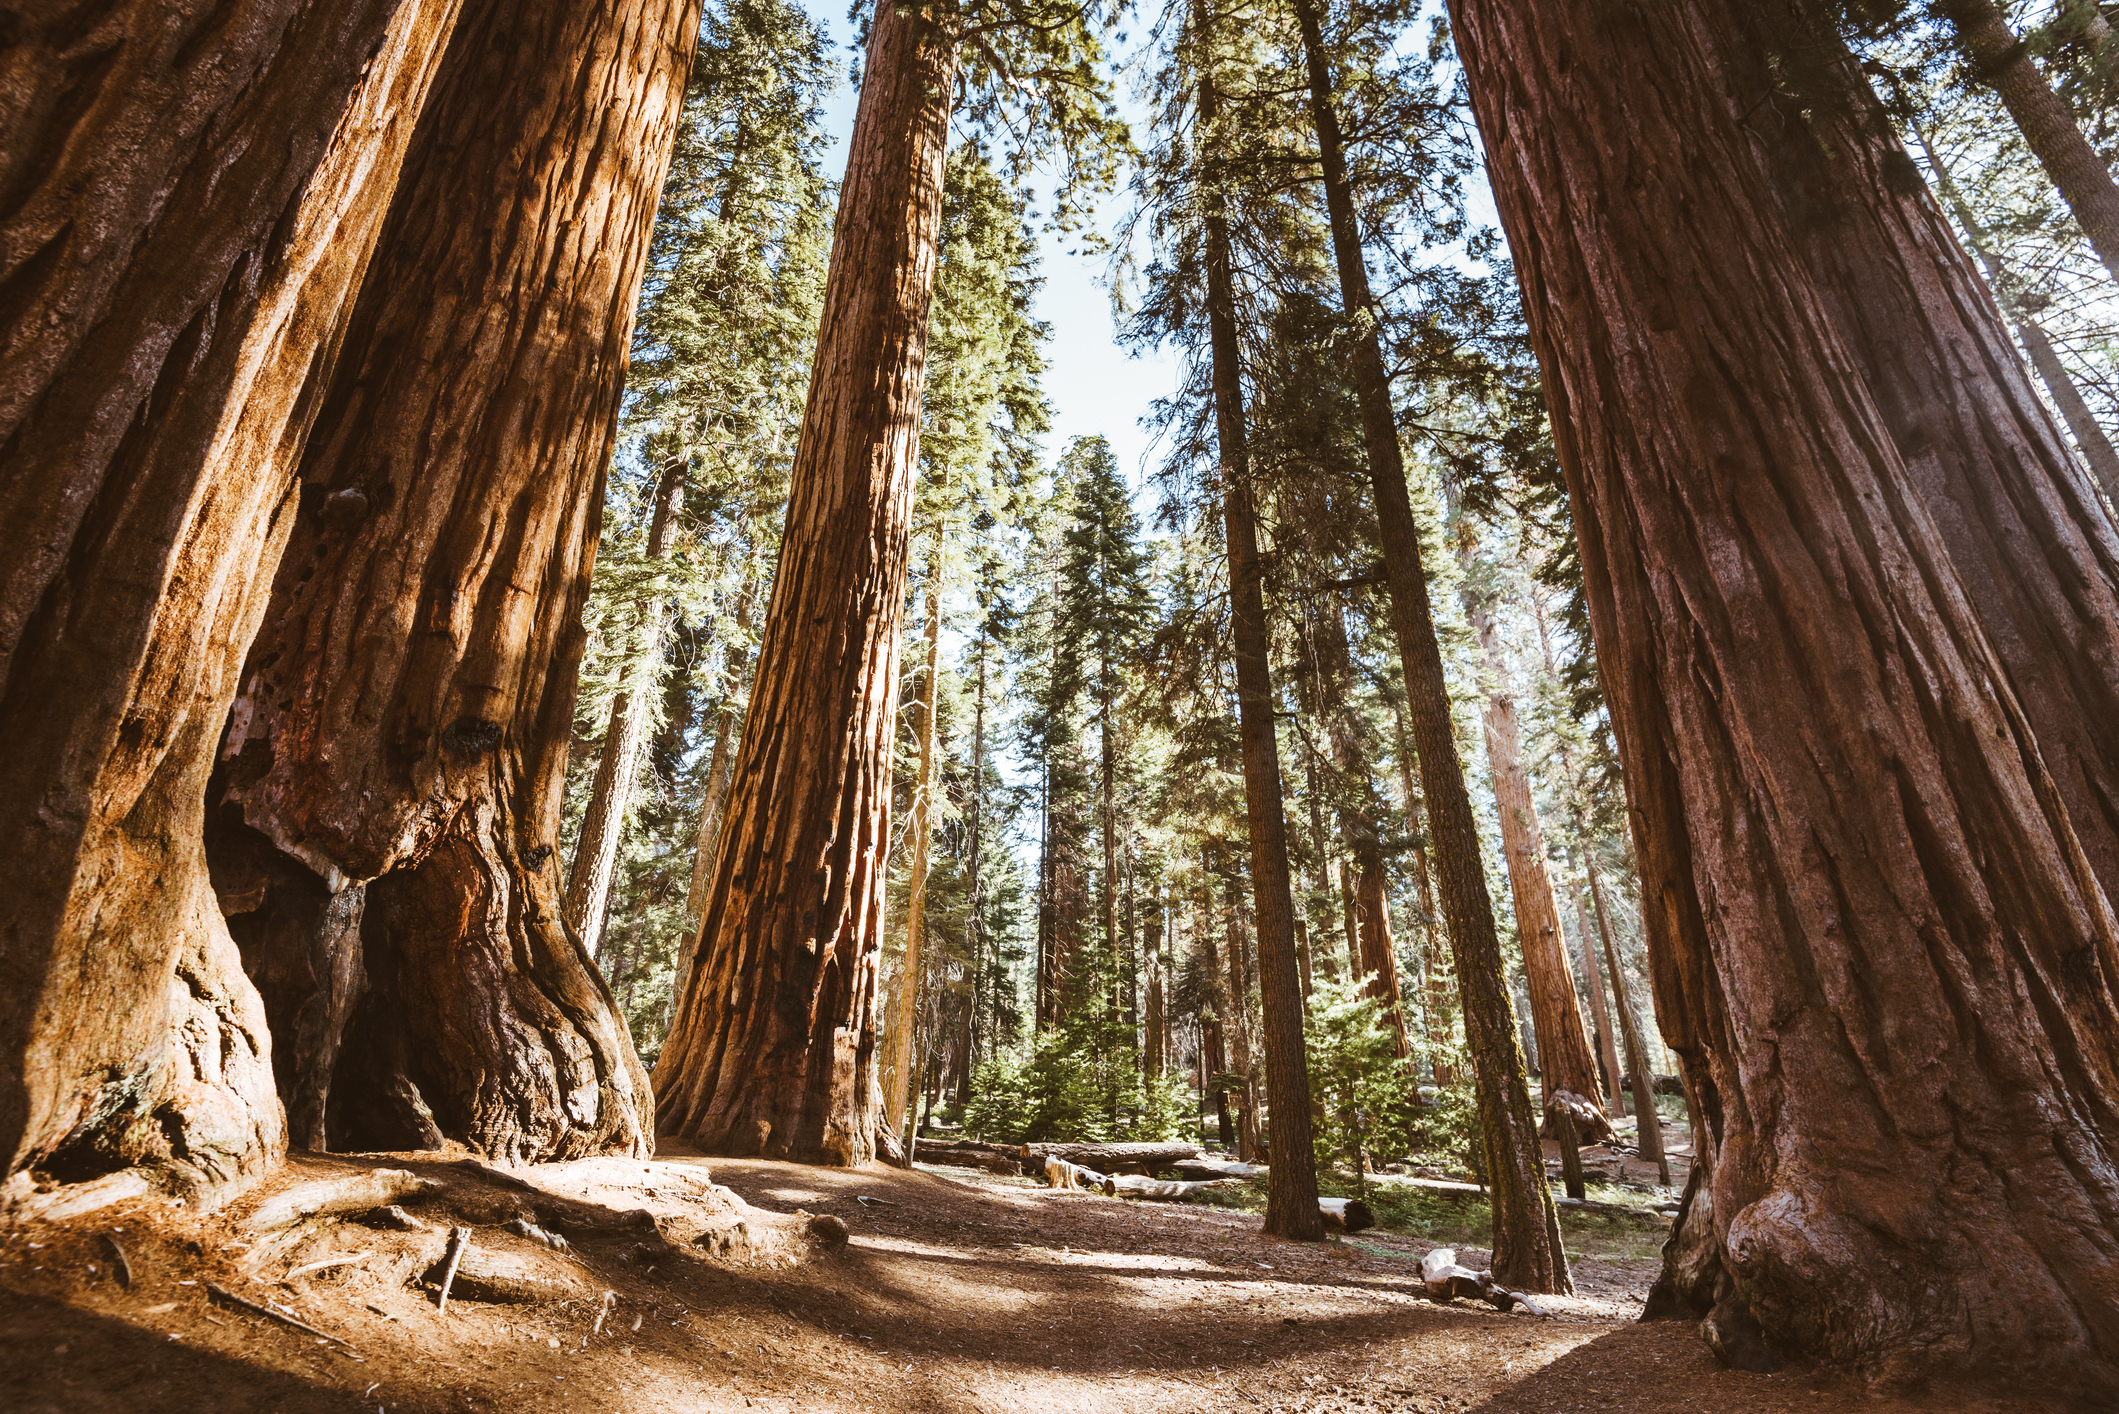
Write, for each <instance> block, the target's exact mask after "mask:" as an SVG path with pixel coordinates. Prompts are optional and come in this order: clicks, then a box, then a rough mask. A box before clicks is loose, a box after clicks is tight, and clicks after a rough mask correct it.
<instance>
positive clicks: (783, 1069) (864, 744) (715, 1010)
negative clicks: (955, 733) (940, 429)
mask: <svg viewBox="0 0 2119 1414" xmlns="http://www.w3.org/2000/svg"><path fill="white" fill-rule="evenodd" d="M956 64H957V45H956V42H955V41H954V40H953V39H952V38H950V37H948V36H947V35H945V34H944V33H942V32H940V31H939V30H937V29H936V28H934V27H933V25H932V23H931V22H930V20H929V19H927V18H924V17H923V15H922V14H921V13H919V12H915V11H912V10H904V9H897V8H894V7H891V6H887V5H886V6H880V7H878V9H877V11H876V15H875V20H874V24H873V26H872V28H871V30H870V34H869V44H868V56H867V63H866V66H865V68H864V71H863V79H862V84H861V101H860V106H859V108H858V110H857V111H856V114H855V118H854V134H853V143H852V151H851V152H850V154H849V155H848V158H847V171H846V181H845V184H844V186H843V188H842V190H841V195H840V199H839V215H838V224H837V227H836V233H835V236H834V239H833V243H832V258H831V273H830V276H829V277H828V279H827V281H826V285H825V293H824V314H823V319H822V322H821V328H820V330H819V335H818V345H817V357H816V363H815V368H814V372H813V374H812V376H811V378H810V385H809V388H810V391H809V405H808V408H807V409H806V411H805V412H804V414H803V422H802V433H801V440H800V442H799V444H798V445H797V448H796V452H795V464H794V469H793V473H792V479H793V493H792V497H791V499H790V500H789V503H788V510H787V529H786V533H785V535H784V537H783V539H782V542H781V551H780V565H779V570H778V573H777V575H776V577H775V579H774V581H773V593H772V600H771V603H770V605H769V606H768V608H767V611H766V619H765V633H764V639H763V642H762V643H761V644H760V646H759V653H758V670H757V681H756V684H755V686H754V687H753V688H752V690H751V699H750V708H749V711H748V713H747V715H746V717H745V720H744V727H743V745H742V748H741V751H740V752H739V753H738V756H737V759H736V769H735V778H734V780H733V782H732V783H731V785H730V787H729V795H728V800H727V803H726V805H725V806H724V808H723V824H722V827H721V840H720V845H719V848H718V851H717V853H716V855H715V860H714V865H713V883H712V886H711V888H710V890H709V892H708V896H707V904H706V913H705V917H704V920H703V921H702V923H701V925H700V939H701V941H700V945H699V951H698V956H697V960H696V962H695V964H694V966H693V969H692V974H691V977H690V979H689V981H688V982H687V984H686V987H685V992H684V996H683V998H682V999H681V1001H680V1002H679V1004H678V1011H677V1018H676V1021H675V1023H674V1024H673V1025H672V1027H671V1030H670V1037H669V1041H668V1043H667V1045H665V1046H664V1048H663V1051H662V1057H661V1060H660V1061H659V1062H658V1063H657V1067H656V1075H657V1077H658V1078H657V1082H656V1084H657V1091H658V1104H657V1118H658V1123H659V1125H660V1127H661V1129H662V1132H663V1133H665V1134H674V1135H680V1136H682V1137H684V1138H685V1139H688V1140H690V1141H692V1142H693V1143H695V1144H698V1145H699V1146H700V1147H702V1148H704V1149H708V1150H710V1151H713V1152H718V1153H745V1154H748V1153H765V1154H772V1155H776V1156H780V1157H786V1158H793V1159H797V1160H801V1161H807V1162H815V1163H832V1164H848V1165H851V1164H858V1163H862V1162H865V1161H866V1160H867V1159H868V1158H869V1157H870V1156H871V1155H872V1154H873V1152H874V1149H875V1123H876V1111H877V1108H878V1105H877V1098H878V1097H877V1094H876V1090H877V1078H876V1076H875V1073H874V1071H875V1045H876V1034H875V1016H876V995H875V991H876V962H877V957H878V954H879V952H880V950H881V947H882V936H883V870H884V863H885V856H886V854H887V852H888V850H889V846H890V828H889V825H890V753H891V747H892V744H893V740H894V737H895V729H896V715H897V682H898V654H899V649H900V627H901V625H900V623H899V620H900V617H901V615H902V613H903V609H904V599H905V577H906V555H907V543H906V542H907V536H908V533H909V527H910V519H909V517H910V513H911V506H912V472H913V465H914V462H915V460H916V459H917V456H918V452H919V414H920V398H921V394H922V392H923V391H924V389H925V387H926V381H927V367H926V345H927V311H928V303H929V300H930V298H931V297H932V295H933V292H934V267H935V257H936V253H937V252H936V239H937V235H938V233H939V228H940V222H941V206H942V175H943V159H944V156H945V149H946V146H947V139H948V127H949V108H950V97H951V92H952V90H953V88H954V86H955V81H956Z"/></svg>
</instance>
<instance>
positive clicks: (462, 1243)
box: [435, 1227, 471, 1316]
mask: <svg viewBox="0 0 2119 1414" xmlns="http://www.w3.org/2000/svg"><path fill="white" fill-rule="evenodd" d="M470 1244H471V1229H469V1228H467V1227H452V1228H450V1229H449V1251H448V1255H447V1256H445V1257H443V1258H442V1274H441V1302H440V1304H439V1305H438V1306H437V1308H436V1310H435V1314H436V1315H438V1316H446V1315H448V1314H449V1288H450V1287H452V1286H454V1285H455V1284H456V1269H457V1268H458V1267H460V1266H462V1265H463V1260H464V1248H466V1247H468V1246H470Z"/></svg>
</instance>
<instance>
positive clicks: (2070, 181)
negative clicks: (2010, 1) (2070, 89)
mask: <svg viewBox="0 0 2119 1414" xmlns="http://www.w3.org/2000/svg"><path fill="white" fill-rule="evenodd" d="M1934 8H1935V9H1936V10H1937V11H1938V12H1939V13H1940V14H1941V15H1942V16H1943V17H1944V18H1945V19H1947V20H1948V21H1949V23H1950V25H1951V27H1952V29H1953V30H1954V31H1955V33H1956V36H1957V44H1958V47H1959V48H1960V49H1962V50H1963V51H1964V56H1965V59H1966V61H1967V62H1969V63H1970V65H1971V66H1972V71H1973V73H1974V74H1976V75H1977V76H1978V77H1979V79H1980V80H1981V81H1982V82H1984V83H1986V84H1988V85H1989V86H1990V87H1992V88H1993V90H1994V92H1995V94H1996V95H1997V96H1998V97H1999V98H2000V99H2001V104H2002V106H2003V107H2004V108H2006V109H2008V110H2009V116H2010V117H2011V118H2013V119H2015V120H2016V127H2017V130H2018V131H2020V132H2021V133H2022V134H2023V140H2024V143H2025V145H2027V146H2028V147H2029V148H2030V149H2031V152H2032V154H2033V155H2034V156H2035V157H2037V159H2038V163H2039V165H2040V166H2042V167H2044V168H2045V174H2046V175H2047V176H2048V177H2050V178H2052V180H2053V185H2054V186H2055V187H2057V188H2059V191H2060V196H2061V199H2062V200H2063V201H2065V202H2067V204H2068V209H2069V210H2070V211H2072V212H2074V213H2075V220H2076V222H2077V224H2079V225H2080V226H2081V227H2082V234H2083V235H2085V236H2087V237H2088V238H2089V242H2090V246H2091V248H2092V249H2094V250H2095V251H2096V252H2097V258H2098V259H2100V260H2102V261H2103V262H2104V268H2105V269H2106V270H2107V271H2109V272H2111V274H2112V276H2113V278H2115V279H2119V185H2115V184H2114V183H2113V181H2112V169H2111V168H2109V167H2107V166H2105V165H2104V159H2103V158H2101V157H2099V156H2098V155H2097V150H2096V149H2095V148H2093V147H2091V146H2090V143H2089V139H2088V138H2086V137H2084V136H2083V135H2082V128H2081V126H2080V125H2078V124H2077V123H2076V122H2075V115H2074V114H2073V113H2071V112H2069V111H2068V106H2067V104H2065V103H2063V102H2062V101H2061V99H2060V95H2059V94H2057V93H2055V92H2053V86H2052V85H2051V84H2049V83H2047V82H2046V77H2045V74H2044V73H2043V72H2041V71H2040V69H2039V67H2038V65H2037V63H2036V62H2035V61H2034V60H2033V59H2032V58H2031V53H2030V50H2029V48H2027V47H2026V46H2025V45H2024V44H2023V43H2022V42H2021V41H2020V40H2018V39H2017V38H2016V35H2015V33H2014V32H2013V31H2012V30H2010V28H2009V20H2008V16H2007V15H2006V14H2004V13H2003V11H2002V8H2001V6H2000V5H1998V4H1996V3H1994V0H1934Z"/></svg>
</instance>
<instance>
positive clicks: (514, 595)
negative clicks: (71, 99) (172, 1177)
mask: <svg viewBox="0 0 2119 1414" xmlns="http://www.w3.org/2000/svg"><path fill="white" fill-rule="evenodd" d="M697 24H698V10H697V7H696V5H694V4H691V3H689V0H626V2H625V3H621V4H617V5H610V4H605V3H599V2H598V0H538V3H535V4H529V5H523V4H516V3H505V2H504V0H467V4H466V7H465V10H464V12H463V16H462V19H461V21H460V22H459V24H458V26H457V29H456V33H455V35H454V38H453V39H452V41H451V44H450V47H449V50H448V53H447V56H446V57H445V59H444V61H443V64H442V68H441V72H440V73H439V75H438V76H437V78H436V80H435V85H434V92H433V95H432V97H431V98H430V100H429V102H428V104H427V107H426V110H425V111H424V112H423V113H422V114H421V117H420V122H419V127H418V131H417V133H416V135H415V137H414V140H413V144H412V148H411V151H410V153H409V154H408V155H407V157H406V160H405V165H404V172H403V176H402V179H401V180H400V182H399V184H398V188H397V192H396V196H395V198H394V200H393V201H392V204H391V208H390V215H389V219H388V222H387V225H386V227H385V230H384V232H383V236H382V241H381V244H380V246H379V251H380V254H379V255H378V257H377V259H376V261H375V263H374V265H373V267H372V268H371V270H370V271H369V274H368V278H367V280H366V282H365V284H364V286H363V288H362V290H361V295H360V299H359V301H358V303H357V305H356V307H355V309H354V312H353V314H352V317H351V319H350V321H349V325H348V328H347V332H346V335H345V339H344V345H343V353H342V356H341V358H340V361H339V366H338V368H337V370H336V374H335V376H334V377H333V378H332V379H331V380H330V381H329V382H328V383H326V384H322V385H320V386H319V387H318V389H317V393H316V396H317V399H318V407H319V412H318V414H317V420H316V426H315V430H314V432H313V434H312V436H311V437H310V440H309V443H308V446H307V448H306V449H305V452H304V455H303V458H302V462H301V480H302V487H303V494H302V498H301V503H300V507H299V509H298V512H297V513H296V515H295V516H294V524H293V530H292V534H291V537H290V539H289V542H288V548H287V552H286V554H285V556H284V557H283V559H282V561H281V563H280V567H279V573H278V576H277V578H276V580H275V581H274V584H273V591H272V603H271V609H270V612H269V613H268V615H267V618H266V623H265V626H264V628H263V630H262V631H261V632H260V634H259V635H258V638H257V641H256V642H255V643H254V644H253V645H252V646H251V650H250V655H249V659H248V662H247V663H246V665H245V668H244V677H243V683H242V691H241V696H240V697H239V698H238V699H237V702H236V706H235V711H234V714H233V718H232V720H231V722H230V725H229V729H228V733H227V737H226V741H225V744H224V746H223V749H222V753H221V763H220V766H219V768H218V770H217V772H216V775H215V780H214V785H213V787H212V790H213V794H212V796H211V799H213V800H214V801H215V802H216V809H215V813H214V815H213V817H212V819H211V820H210V821H209V839H208V845H209V850H210V851H211V853H212V857H213V864H214V874H215V883H216V886H217V887H218V888H219V890H220V893H221V903H222V907H223V910H224V911H225V912H226V913H228V914H229V915H230V919H231V923H230V926H231V928H232V929H233V930H234V932H235V934H236V937H237V939H238V941H239V943H241V944H242V946H243V948H244V952H245V961H246V965H247V966H249V967H250V969H251V970H252V972H253V973H254V974H255V975H257V976H258V977H259V978H260V979H261V982H262V983H263V986H264V990H265V993H266V996H265V1001H266V1008H267V1013H268V1015H272V1016H275V1017H278V1016H283V1015H284V1016H289V1017H292V1018H296V1019H297V1023H298V1024H297V1027H296V1035H295V1037H294V1040H295V1042H296V1045H295V1046H294V1047H293V1048H292V1051H291V1053H289V1054H286V1055H284V1056H283V1057H282V1061H281V1064H280V1066H279V1067H278V1069H279V1072H280V1079H281V1088H282V1091H283V1093H285V1094H286V1095H287V1097H288V1102H289V1109H290V1111H291V1113H292V1114H293V1116H294V1117H295V1119H296V1121H297V1125H298V1130H297V1135H296V1137H297V1139H299V1140H301V1141H302V1142H305V1143H308V1144H310V1145H312V1146H315V1147H322V1146H323V1145H324V1144H325V1143H326V1141H327V1139H328V1142H329V1143H330V1144H331V1145H332V1146H334V1147H352V1148H368V1149H393V1148H410V1147H416V1146H422V1145H425V1146H431V1145H432V1144H434V1143H435V1142H437V1139H438V1138H439V1137H443V1136H446V1137H449V1138H455V1139H458V1140H461V1141H462V1142H463V1143H465V1144H466V1145H468V1146H470V1147H471V1148H473V1149H475V1150H478V1151H480V1152H482V1153H487V1154H493V1155H498V1156H503V1157H506V1158H509V1159H512V1160H537V1159H548V1158H567V1157H573V1156H576V1155H581V1154H586V1153H593V1152H599V1151H603V1150H610V1149H616V1150H620V1151H626V1152H632V1153H644V1152H646V1149H647V1145H648V1140H649V1134H648V1127H647V1116H646V1110H647V1104H648V1086H647V1076H646V1074H645V1072H643V1071H642V1069H641V1066H640V1062H639V1061H638V1059H637V1058H636V1057H635V1056H634V1053H633V1045H632V1041H631V1038H630V1037H629V1036H628V1035H627V1033H626V1029H625V1026H624V1024H623V1022H622V1021H621V1020H620V1018H619V1015H618V1011H617V1008H616V1005H615V1003H614V1002H613V1000H612V998H611V995H610V992H609V989H608V988H607V987H606V986H605V985H604V983H603V980H602V978H601V977H600V976H599V975H598V974H597V972H596V970H595V967H594V964H593V963H592V962H591V961H590V959H589V957H588V955H587V953H586V952H584V951H583V949H582V947H581V946H580V944H579V943H578V942H577V941H576V940H575V939H574V938H573V937H572V936H570V935H569V933H568V931H567V929H566V927H565V926H564V924H563V923H562V921H561V917H560V897H559V894H560V891H559V887H558V884H557V881H556V878H555V876H556V875H557V873H558V870H557V869H556V868H554V867H551V858H552V855H553V852H554V847H555V844H556V840H557V837H558V834H559V823H560V822H559V816H560V792H561V785H562V779H563V775H564V772H565V764H566V761H565V757H566V746H567V739H568V736H569V734H570V731H571V726H572V720H573V715H574V693H575V680H576V676H577V671H578V668H579V664H580V656H581V652H582V649H583V646H584V641H585V639H584V634H583V631H582V628H581V622H580V616H581V610H582V607H583V604H584V603H585V602H586V596H587V592H588V576H589V565H590V560H591V558H592V554H593V547H594V544H595V536H596V531H597V526H598V508H599V506H600V504H601V497H602V478H603V470H604V466H605V464H606V463H607V461H608V460H609V457H610V452H611V445H612V438H613V426H614V422H615V414H616V410H617V402H618V395H619V391H620V388H621V387H622V385H623V383H624V379H625V366H626V352H627V349H628V346H629V343H630V338H631V331H632V309H633V302H634V299H635V296H636V294H637V292H638V289H639V284H640V279H641V274H642V270H643V267H644V264H645V259H646V252H647V244H648V235H649V230H650V227H651V225H652V223H653V219H654V210H655V201H656V196H657V193H658V192H659V191H660V189H661V185H662V176H663V172H664V169H665V167H666V165H667V163H668V158H669V149H670V142H671V138H672V135H673V133H674V131H675V123H676V119H677V111H678V104H679V101H680V98H681V93H682V88H683V81H684V73H685V67H686V64H687V63H688V59H689V53H690V48H691V45H692V42H693V39H694V37H695V35H696V31H697ZM525 290H535V291H536V292H537V298H536V299H535V300H534V301H525V300H524V298H523V291H525ZM340 979H345V984H344V985H341V983H340ZM363 984H365V994H364V995H363V994H362V993H363ZM356 997H358V998H359V1001H358V1004H357V1005H356V1004H355V998H356ZM275 1031H276V1033H278V1032H280V1031H281V1028H279V1027H277V1026H276V1027H275Z"/></svg>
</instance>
